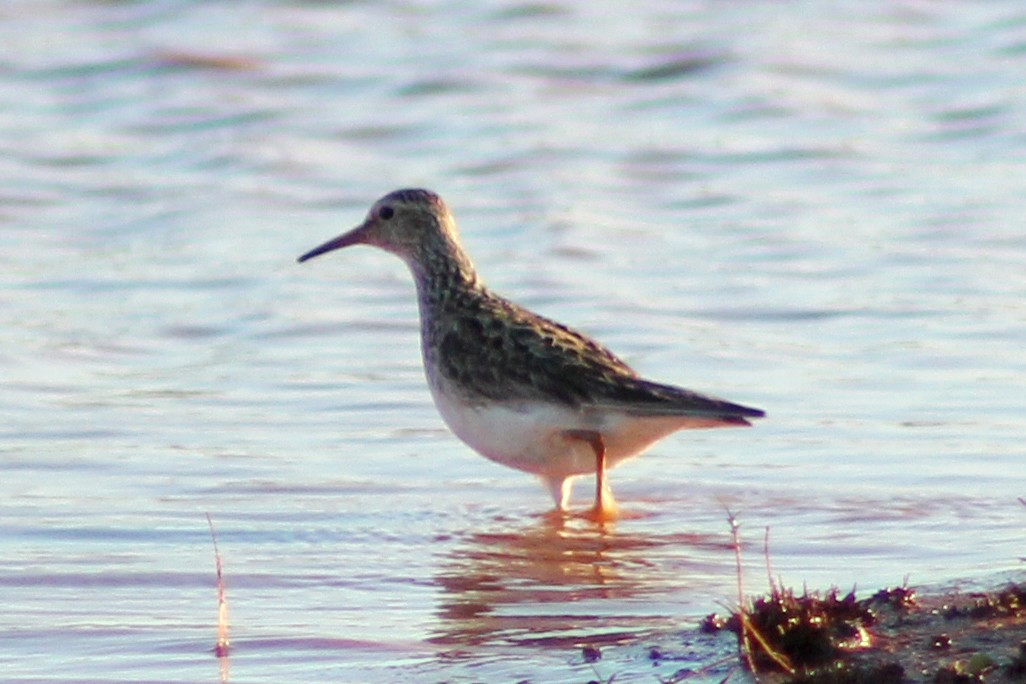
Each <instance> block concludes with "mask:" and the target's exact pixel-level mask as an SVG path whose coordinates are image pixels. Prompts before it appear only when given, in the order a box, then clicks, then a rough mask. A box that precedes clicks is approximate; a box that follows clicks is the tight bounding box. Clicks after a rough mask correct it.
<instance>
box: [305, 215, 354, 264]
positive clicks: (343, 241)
mask: <svg viewBox="0 0 1026 684" xmlns="http://www.w3.org/2000/svg"><path fill="white" fill-rule="evenodd" d="M365 225H366V224H365ZM365 225H361V226H357V227H356V228H353V229H352V230H351V231H349V232H348V233H342V235H339V236H338V237H337V238H332V239H331V240H328V241H327V242H325V243H324V244H323V245H320V246H319V247H314V248H313V249H311V250H310V251H309V252H307V253H306V254H304V255H303V256H301V257H299V258H298V259H296V261H298V262H299V263H303V262H304V261H306V260H307V259H313V258H314V257H315V256H320V255H321V254H324V253H326V252H332V251H334V250H336V249H342V248H343V247H348V246H350V245H356V244H359V243H361V242H363V230H364V228H365Z"/></svg>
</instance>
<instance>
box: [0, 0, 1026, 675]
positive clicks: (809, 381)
mask: <svg viewBox="0 0 1026 684" xmlns="http://www.w3.org/2000/svg"><path fill="white" fill-rule="evenodd" d="M579 5H580V6H578V4H573V3H560V2H538V3H515V2H484V3H465V2H449V3H446V2H440V3H412V2H394V3H370V2H349V3H323V2H298V1H297V2H270V1H268V2H257V1H255V0H245V1H242V2H233V3H228V2H213V3H206V2H169V1H168V2H146V3H131V2H130V3H111V2H90V1H85V0H81V1H78V2H70V1H68V2H61V1H58V0H52V1H51V0H47V1H45V2H34V1H33V2H28V1H22V2H10V3H8V4H7V5H5V6H4V9H3V10H2V11H0V45H2V46H3V47H2V48H0V146H2V151H0V179H2V183H0V230H2V235H3V236H4V238H5V242H4V248H3V249H2V250H0V387H2V392H0V549H2V552H0V604H2V605H3V606H4V610H3V611H2V616H0V668H2V669H3V672H4V680H5V681H10V682H43V681H47V682H52V681H59V682H72V681H74V682H90V681H95V682H112V681H132V682H144V681H161V682H166V681H181V682H195V681H230V680H234V681H245V682H264V681H266V682H280V681H292V682H304V681H310V682H323V681H362V682H393V681H410V680H413V679H416V680H418V681H421V680H422V681H438V682H442V681H445V682H478V681H488V682H499V681H509V682H514V681H523V680H528V681H532V682H583V681H587V680H589V679H595V678H598V679H602V680H603V681H605V680H608V679H609V678H610V677H612V676H614V675H615V677H616V681H617V682H632V681H644V682H647V681H654V678H655V677H656V676H657V675H659V676H663V677H669V676H671V675H672V674H673V673H674V672H677V671H679V670H681V669H684V668H690V669H698V668H700V667H702V666H706V665H710V664H712V663H715V662H717V661H718V660H719V659H721V658H727V662H726V664H722V665H718V666H714V667H712V669H711V670H710V671H709V673H708V675H707V679H708V681H719V680H720V679H722V678H723V676H724V675H725V674H726V672H727V671H728V670H729V668H730V664H731V659H730V656H731V654H732V651H733V643H732V642H731V639H730V638H729V637H707V636H702V635H699V634H698V633H697V632H696V629H695V627H696V624H697V621H698V619H699V618H700V617H701V616H703V615H705V614H707V613H710V612H713V611H719V612H724V610H725V606H729V605H730V604H731V603H732V602H733V601H735V600H736V595H737V588H736V573H735V569H734V552H733V549H732V548H731V543H730V531H729V526H728V524H727V521H726V518H727V515H728V510H729V511H730V512H732V513H734V514H736V515H737V517H738V520H739V521H740V523H741V534H742V537H743V540H744V547H743V563H744V567H745V590H746V591H747V592H748V593H759V592H762V591H764V590H765V589H766V584H767V581H766V579H765V578H766V568H765V567H764V548H763V544H764V537H765V535H766V528H769V551H770V556H771V559H772V572H773V573H774V574H775V575H779V576H781V577H782V578H783V580H784V581H785V582H786V583H788V584H792V585H795V586H801V585H802V584H808V585H809V586H810V587H814V588H815V587H819V588H826V587H828V586H829V585H831V584H838V585H840V586H841V587H842V588H848V587H850V586H852V585H857V586H858V587H859V588H860V589H862V590H864V591H873V590H876V589H878V588H880V587H882V586H885V585H891V586H893V585H895V584H899V583H901V582H902V581H903V580H904V578H906V577H908V579H909V582H910V583H911V584H913V585H914V586H930V585H937V584H945V585H951V584H958V583H964V584H966V585H971V584H973V583H976V582H984V583H985V582H987V581H989V580H990V579H991V578H994V577H998V576H1005V575H1006V574H1008V573H1013V574H1021V572H1022V563H1021V561H1020V558H1021V557H1022V556H1024V555H1026V551H1024V549H1026V537H1024V535H1023V533H1022V530H1023V525H1024V522H1026V507H1023V505H1021V504H1020V503H1019V502H1018V501H1017V497H1020V496H1026V471H1024V469H1023V467H1022V459H1023V446H1022V444H1023V442H1024V437H1026V423H1024V420H1023V418H1022V415H1023V409H1024V403H1026V402H1024V399H1023V388H1024V378H1026V360H1024V358H1026V357H1024V354H1023V349H1024V348H1026V230H1024V227H1023V219H1022V215H1023V212H1022V202H1023V199H1022V198H1023V197H1024V196H1026V174H1024V173H1023V168H1024V163H1026V134H1024V132H1023V127H1022V121H1024V120H1026V89H1024V88H1023V86H1022V74H1023V73H1024V69H1026V9H1024V8H1023V7H1022V6H1021V3H1018V2H1011V1H1010V0H1006V1H998V0H990V1H988V2H975V3H974V2H970V3H958V4H945V3H920V2H901V3H894V2H840V3H829V4H822V3H820V4H817V3H783V4H782V3H776V2H746V3H733V4H723V3H711V4H710V3H698V2H660V1H657V0H651V1H646V2H641V3H630V4H629V5H628V4H624V3H614V2H596V3H588V4H584V3H580V4H579ZM410 185H423V186H427V187H430V188H432V189H434V190H436V191H438V192H440V193H441V194H443V195H444V196H445V197H446V198H447V200H448V202H449V204H450V205H451V206H452V207H453V209H454V211H455V212H456V214H457V217H458V219H459V221H460V225H461V229H462V232H463V236H464V240H465V242H466V244H467V247H468V249H469V250H470V252H471V254H472V255H473V256H474V258H475V260H476V261H477V263H478V266H479V268H480V270H481V273H482V274H483V276H484V277H485V278H486V280H487V281H488V282H489V283H490V284H491V285H492V287H493V288H494V289H496V290H498V291H500V292H502V293H505V294H507V295H509V296H510V297H512V298H514V299H516V300H518V301H520V302H522V303H524V304H526V305H528V306H530V307H532V308H534V309H536V310H538V311H540V312H542V313H544V314H546V315H548V316H551V317H554V318H556V319H559V320H562V321H565V322H567V323H570V324H572V325H574V326H576V327H578V328H581V329H583V330H585V331H587V332H589V333H592V334H594V335H595V336H596V337H598V338H599V339H601V340H602V341H603V342H605V343H606V344H608V345H609V346H610V347H612V348H613V349H614V350H616V351H617V352H618V353H620V354H621V355H622V356H623V357H624V358H626V359H627V360H628V361H629V362H630V363H632V364H633V365H634V366H636V367H637V368H638V369H639V370H640V371H642V372H643V373H644V374H645V375H646V376H650V377H653V378H657V379H660V380H663V381H667V382H673V383H677V384H682V385H686V386H688V387H692V388H695V389H699V390H703V391H708V392H713V393H716V394H720V395H723V396H725V397H728V398H730V399H733V400H736V401H740V402H743V403H747V404H751V405H754V406H759V407H761V408H764V409H766V410H767V412H768V414H769V415H768V417H767V419H766V420H765V421H762V422H760V423H759V425H758V426H757V427H756V428H753V429H751V430H722V431H702V432H692V433H682V434H678V435H674V436H672V437H670V438H668V439H667V440H665V441H664V442H661V443H660V444H659V445H657V446H656V448H654V449H653V451H652V452H651V453H649V454H647V455H646V456H644V457H643V458H641V459H639V460H637V461H635V462H632V463H630V464H627V465H625V466H623V467H622V468H620V469H617V470H616V471H614V472H613V473H612V482H613V485H614V488H615V490H616V492H617V495H618V498H619V500H620V502H621V505H622V507H623V508H624V509H625V510H626V511H627V512H628V513H629V514H630V515H629V517H628V518H627V519H625V520H623V521H622V522H620V523H618V524H617V525H616V526H615V527H613V528H611V529H607V530H605V531H602V530H598V529H595V528H594V527H591V526H589V525H587V524H585V523H583V522H581V521H572V522H571V523H569V524H568V526H567V527H566V528H564V529H556V528H554V527H552V526H551V525H549V524H547V523H546V521H545V519H544V518H543V516H542V513H544V511H545V510H546V509H547V507H548V506H549V505H550V502H549V499H548V497H547V494H546V493H545V492H544V491H543V490H542V489H541V488H540V487H539V486H538V485H537V483H535V482H534V481H532V480H531V479H530V478H528V477H526V476H524V475H522V474H520V473H516V472H514V471H510V470H505V469H503V468H500V467H499V466H495V465H493V464H491V463H489V462H487V461H485V460H484V459H481V458H480V457H478V456H476V455H475V454H473V453H472V452H470V451H469V450H468V449H467V448H466V447H464V446H463V445H462V444H460V443H459V442H458V441H457V440H456V439H455V438H454V437H452V436H451V435H449V434H448V433H447V432H446V430H445V428H444V426H443V425H442V423H441V421H440V419H439V418H438V416H437V414H436V412H435V410H434V408H433V406H432V405H431V402H430V397H429V395H428V392H427V390H426V387H425V384H424V381H423V376H422V370H421V365H420V356H419V351H418V339H417V321H416V308H415V304H414V298H413V289H412V285H411V283H410V279H409V276H408V275H407V273H406V272H405V269H404V267H403V265H402V264H401V263H399V262H398V260H396V259H394V258H393V257H390V256H389V255H386V254H383V253H380V252H376V251H373V250H370V249H364V248H361V249H353V250H347V251H345V252H341V253H338V254H333V255H331V256H328V257H322V258H321V259H318V260H316V261H314V262H311V263H308V264H304V265H302V266H300V265H297V264H296V263H295V257H296V256H297V255H299V254H300V253H302V252H303V251H305V250H307V249H309V248H310V247H313V246H314V245H316V244H319V243H320V242H322V241H323V240H325V239H327V238H329V237H332V236H334V235H336V234H337V233H339V232H341V231H342V230H344V229H346V228H348V227H350V226H352V225H355V224H356V223H357V222H359V221H360V220H361V219H362V216H363V214H364V212H365V211H366V209H367V207H368V206H369V205H370V203H371V202H372V201H373V200H375V199H376V198H377V197H378V196H380V195H381V194H383V193H385V192H387V191H389V190H391V189H393V188H396V187H400V186H410ZM578 489H579V490H580V491H579V493H578V499H577V500H576V506H577V507H584V506H585V505H586V503H587V501H586V499H587V495H586V492H587V490H588V487H587V486H580V487H579V488H578ZM208 512H209V513H210V514H211V516H212V518H213V520H214V524H215V525H216V529H217V535H218V545H219V548H220V551H221V555H222V560H223V563H224V572H225V578H226V582H227V591H228V600H229V610H230V616H231V623H232V643H233V650H232V654H231V657H230V658H229V659H227V660H222V661H219V660H218V659H217V658H215V657H214V655H213V654H212V652H211V650H212V648H213V645H214V639H215V628H214V620H215V617H216V608H217V605H216V598H217V594H216V588H215V564H214V554H213V547H212V544H211V541H210V535H209V531H208V529H207V523H206V519H205V517H204V514H205V513H208ZM583 644H594V645H596V646H599V647H600V648H601V649H602V652H603V659H602V660H601V661H599V662H597V663H594V664H589V663H586V662H585V661H584V658H583V656H582V653H581V649H580V647H581V645H583ZM651 648H657V649H659V650H660V651H661V652H662V653H663V656H664V657H663V658H660V659H657V660H655V661H653V660H651V658H650V649H651ZM694 681H704V680H703V679H701V678H697V679H696V680H694Z"/></svg>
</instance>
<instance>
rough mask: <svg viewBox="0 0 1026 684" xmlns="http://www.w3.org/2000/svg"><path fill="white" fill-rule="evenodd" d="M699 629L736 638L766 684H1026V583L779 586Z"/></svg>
mask: <svg viewBox="0 0 1026 684" xmlns="http://www.w3.org/2000/svg"><path fill="white" fill-rule="evenodd" d="M700 630H701V631H704V632H719V631H729V632H732V633H733V634H734V635H736V637H737V639H738V646H739V657H740V660H741V666H742V667H744V668H745V669H747V670H748V671H749V677H753V676H754V679H755V681H757V682H772V683H774V684H905V683H908V684H912V683H916V684H918V683H929V684H964V683H972V682H991V683H994V684H1005V683H1012V682H1026V584H1012V585H1008V586H1006V587H1004V588H1002V589H997V590H994V591H990V592H974V593H966V594H962V593H955V594H944V595H939V596H930V597H927V598H921V597H919V596H917V595H916V593H915V592H914V590H912V589H910V588H909V587H906V586H902V587H898V588H896V589H886V590H882V591H879V592H877V593H876V594H874V595H873V596H871V597H869V598H866V599H861V600H859V599H856V597H855V594H854V592H849V593H847V594H843V595H842V593H841V592H840V591H838V590H837V589H831V590H830V591H828V592H826V593H823V594H820V593H818V592H812V593H810V592H808V591H805V592H803V593H802V594H800V595H799V594H797V593H795V592H794V591H793V590H790V589H784V588H777V587H773V590H772V591H771V592H770V594H769V595H768V596H763V597H759V598H756V599H754V600H751V601H748V602H747V603H746V605H745V606H744V608H743V609H742V610H739V611H737V612H735V613H733V614H732V615H730V616H729V617H727V618H722V617H718V616H715V615H710V616H709V617H707V618H705V620H703V621H702V623H701V625H700ZM741 679H742V678H739V681H740V680H741ZM681 681H683V680H681ZM726 681H729V678H728V680H726Z"/></svg>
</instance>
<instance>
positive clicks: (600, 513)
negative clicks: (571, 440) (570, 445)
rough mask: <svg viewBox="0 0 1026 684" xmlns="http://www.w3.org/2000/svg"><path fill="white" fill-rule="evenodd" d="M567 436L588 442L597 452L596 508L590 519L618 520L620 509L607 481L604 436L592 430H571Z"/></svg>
mask: <svg viewBox="0 0 1026 684" xmlns="http://www.w3.org/2000/svg"><path fill="white" fill-rule="evenodd" d="M567 434H568V435H569V436H570V437H575V438H577V439H580V440H583V441H585V442H587V443H588V444H589V445H590V446H591V448H592V449H593V450H594V451H595V506H594V507H593V508H592V509H591V511H590V514H589V516H588V517H590V518H592V519H593V520H595V521H597V522H608V521H611V520H616V519H617V517H619V515H618V514H619V508H618V507H617V505H616V499H614V498H613V490H612V489H611V488H610V486H609V481H608V480H607V479H606V443H605V442H604V441H603V440H602V435H601V434H600V433H598V432H594V431H591V430H571V431H569V432H568V433H567Z"/></svg>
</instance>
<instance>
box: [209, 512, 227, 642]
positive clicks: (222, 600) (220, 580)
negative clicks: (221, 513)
mask: <svg viewBox="0 0 1026 684" xmlns="http://www.w3.org/2000/svg"><path fill="white" fill-rule="evenodd" d="M206 515H207V525H209V526H210V539H211V540H212V541H213V542H214V560H215V561H216V563H217V642H216V643H215V644H214V654H215V655H217V657H219V658H223V657H225V656H227V655H228V646H229V641H228V599H227V597H226V595H225V590H224V573H223V572H222V570H221V552H220V551H219V550H218V548H217V534H216V533H215V532H214V521H213V520H211V519H210V514H209V513H207V514H206Z"/></svg>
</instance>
